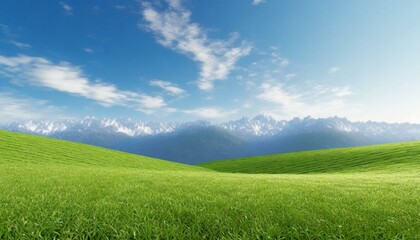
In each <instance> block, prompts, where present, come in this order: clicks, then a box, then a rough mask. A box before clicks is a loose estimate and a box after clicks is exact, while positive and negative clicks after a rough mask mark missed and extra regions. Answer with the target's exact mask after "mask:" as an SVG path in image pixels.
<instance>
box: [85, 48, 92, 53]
mask: <svg viewBox="0 0 420 240" xmlns="http://www.w3.org/2000/svg"><path fill="white" fill-rule="evenodd" d="M83 51H85V52H87V53H93V50H92V49H91V48H83Z"/></svg>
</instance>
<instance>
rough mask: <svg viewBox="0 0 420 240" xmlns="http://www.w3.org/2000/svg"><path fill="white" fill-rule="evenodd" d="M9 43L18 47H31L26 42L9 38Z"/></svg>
mask: <svg viewBox="0 0 420 240" xmlns="http://www.w3.org/2000/svg"><path fill="white" fill-rule="evenodd" d="M9 43H10V44H13V45H15V46H16V47H18V48H30V47H31V45H29V44H27V43H23V42H19V41H16V40H10V41H9Z"/></svg>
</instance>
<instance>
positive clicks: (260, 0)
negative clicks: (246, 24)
mask: <svg viewBox="0 0 420 240" xmlns="http://www.w3.org/2000/svg"><path fill="white" fill-rule="evenodd" d="M263 2H265V0H252V4H253V5H259V4H261V3H263Z"/></svg>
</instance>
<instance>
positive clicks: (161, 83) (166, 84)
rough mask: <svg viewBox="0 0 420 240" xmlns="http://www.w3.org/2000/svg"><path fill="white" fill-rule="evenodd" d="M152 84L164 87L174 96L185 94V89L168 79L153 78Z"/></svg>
mask: <svg viewBox="0 0 420 240" xmlns="http://www.w3.org/2000/svg"><path fill="white" fill-rule="evenodd" d="M150 86H154V87H159V88H162V89H163V90H165V91H166V92H167V93H169V94H170V95H174V96H182V95H184V94H185V90H184V89H182V88H180V87H178V86H177V85H176V84H173V83H171V82H167V81H161V80H153V81H150Z"/></svg>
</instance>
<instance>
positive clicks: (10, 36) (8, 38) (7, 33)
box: [0, 24, 31, 49]
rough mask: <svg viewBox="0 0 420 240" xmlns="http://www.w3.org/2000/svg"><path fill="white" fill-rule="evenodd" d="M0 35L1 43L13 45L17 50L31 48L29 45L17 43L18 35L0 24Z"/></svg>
mask: <svg viewBox="0 0 420 240" xmlns="http://www.w3.org/2000/svg"><path fill="white" fill-rule="evenodd" d="M0 33H1V35H3V36H4V38H3V39H0V41H2V42H6V43H9V44H12V45H14V46H16V47H18V48H22V49H25V48H30V47H31V45H29V44H27V43H23V42H20V41H17V40H16V38H17V37H18V35H16V34H14V33H13V32H12V31H11V30H10V28H9V26H8V25H4V24H0Z"/></svg>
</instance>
